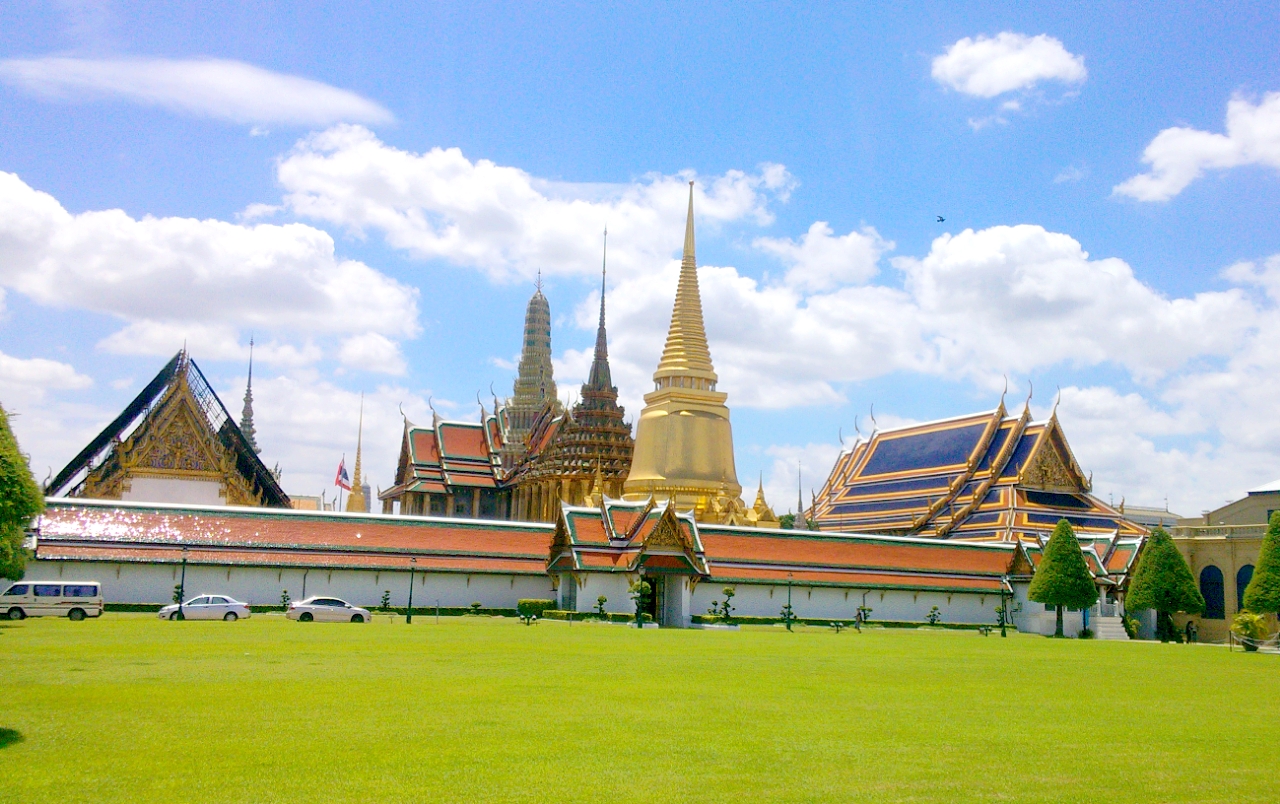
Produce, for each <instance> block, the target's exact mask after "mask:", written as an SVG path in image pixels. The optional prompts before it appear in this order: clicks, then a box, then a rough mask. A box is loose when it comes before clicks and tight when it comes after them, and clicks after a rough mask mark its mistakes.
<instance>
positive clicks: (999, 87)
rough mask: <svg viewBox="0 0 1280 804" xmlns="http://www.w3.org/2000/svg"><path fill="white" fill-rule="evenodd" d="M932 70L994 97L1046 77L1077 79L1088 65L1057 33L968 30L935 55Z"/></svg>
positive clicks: (963, 88)
mask: <svg viewBox="0 0 1280 804" xmlns="http://www.w3.org/2000/svg"><path fill="white" fill-rule="evenodd" d="M932 75H933V79H934V80H935V81H937V82H938V83H939V84H942V85H943V86H946V87H950V88H951V89H954V90H956V91H957V92H961V93H963V94H965V95H972V96H974V97H978V98H994V97H996V96H997V95H1003V94H1004V93H1006V92H1014V91H1017V90H1030V89H1033V88H1035V87H1036V85H1038V84H1040V83H1041V82H1044V81H1058V82H1061V83H1064V84H1079V83H1080V82H1082V81H1084V80H1085V78H1086V77H1087V76H1088V71H1086V70H1085V67H1084V57H1082V56H1077V55H1074V54H1072V53H1071V52H1070V51H1068V50H1067V49H1066V48H1065V47H1064V46H1063V44H1062V42H1061V41H1060V40H1058V39H1055V38H1053V37H1051V36H1049V35H1047V34H1040V35H1039V36H1027V35H1025V34H1020V33H1014V32H1012V31H1003V32H1001V33H998V34H996V35H995V36H990V37H989V36H983V35H980V36H978V37H976V38H973V37H968V36H966V37H965V38H963V39H961V40H960V41H958V42H956V43H955V44H953V45H951V47H949V48H947V50H946V52H945V53H943V54H941V55H939V56H936V57H934V59H933V66H932ZM1015 103H1016V102H1015ZM1007 110H1009V109H1007Z"/></svg>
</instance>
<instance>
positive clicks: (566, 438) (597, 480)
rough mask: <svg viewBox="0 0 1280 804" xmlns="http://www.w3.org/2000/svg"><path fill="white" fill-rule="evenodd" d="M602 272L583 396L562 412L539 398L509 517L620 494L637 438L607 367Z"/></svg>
mask: <svg viewBox="0 0 1280 804" xmlns="http://www.w3.org/2000/svg"><path fill="white" fill-rule="evenodd" d="M606 276H607V273H606V272H605V271H604V270H602V271H601V280H600V323H599V326H598V327H597V328H596V345H595V354H594V356H593V358H592V361H591V373H590V374H589V375H588V377H587V381H586V382H585V383H583V385H582V398H581V400H580V401H579V402H578V403H577V404H575V405H574V406H573V407H572V408H571V409H570V410H568V411H565V412H564V413H559V411H558V410H557V409H556V407H555V406H553V405H552V403H551V401H550V400H548V401H547V402H545V403H544V404H543V407H542V410H541V411H540V412H539V414H538V417H537V418H536V419H535V421H534V423H533V426H532V427H531V428H530V431H529V435H528V436H527V441H526V445H525V452H526V457H525V459H524V461H523V462H522V463H521V464H520V465H519V466H518V467H517V469H516V471H515V472H514V474H513V476H512V478H511V483H512V485H513V486H514V491H513V496H512V507H511V511H512V518H513V519H520V520H526V521H540V522H554V521H555V520H556V517H557V516H559V512H560V508H561V503H562V502H563V503H568V504H569V505H587V504H595V505H599V504H600V502H601V501H602V500H603V499H604V498H605V497H615V498H616V497H621V496H622V485H623V482H624V481H625V480H626V478H627V473H628V472H629V471H630V470H631V457H632V451H633V449H634V446H635V442H634V441H633V440H632V438H631V425H630V424H628V423H627V422H626V421H625V420H624V418H625V415H626V411H625V410H624V409H623V407H622V406H621V405H619V404H618V389H617V388H616V387H614V385H613V377H612V375H611V373H610V371H609V342H608V337H607V335H606V334H605V325H604V312H605V277H606Z"/></svg>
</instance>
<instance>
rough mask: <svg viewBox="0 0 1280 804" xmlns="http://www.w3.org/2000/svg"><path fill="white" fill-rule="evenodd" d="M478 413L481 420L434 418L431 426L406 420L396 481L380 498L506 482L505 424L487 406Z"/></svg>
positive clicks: (446, 491) (440, 491) (437, 492)
mask: <svg viewBox="0 0 1280 804" xmlns="http://www.w3.org/2000/svg"><path fill="white" fill-rule="evenodd" d="M480 416H481V421H479V422H452V421H436V422H435V424H434V426H432V427H420V426H418V425H416V424H412V423H410V422H409V420H408V419H406V420H405V423H404V435H403V436H402V438H401V442H400V460H399V462H398V464H397V466H396V481H395V484H394V485H392V487H391V488H389V489H387V490H385V491H383V492H382V494H380V495H379V497H378V498H379V499H381V500H387V499H393V498H397V497H399V496H400V495H401V494H403V493H405V492H407V491H408V492H427V493H432V494H445V493H448V492H449V491H450V490H451V489H453V488H482V489H493V488H497V487H498V486H499V485H500V484H501V482H502V457H501V452H502V444H503V442H502V429H501V427H500V426H499V424H498V420H497V417H496V416H495V415H494V414H491V413H488V412H487V411H485V409H484V407H483V406H482V407H481V408H480Z"/></svg>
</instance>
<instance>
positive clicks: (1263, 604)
mask: <svg viewBox="0 0 1280 804" xmlns="http://www.w3.org/2000/svg"><path fill="white" fill-rule="evenodd" d="M1244 607H1245V608H1246V609H1248V610H1249V611H1252V612H1254V613H1255V614H1274V613H1277V612H1280V511H1274V512H1272V514H1271V522H1270V523H1269V525H1268V527H1267V535H1266V536H1264V537H1263V539H1262V551H1261V552H1260V553H1259V554H1258V566H1257V567H1255V568H1254V570H1253V580H1251V581H1249V585H1248V586H1247V587H1245V590H1244Z"/></svg>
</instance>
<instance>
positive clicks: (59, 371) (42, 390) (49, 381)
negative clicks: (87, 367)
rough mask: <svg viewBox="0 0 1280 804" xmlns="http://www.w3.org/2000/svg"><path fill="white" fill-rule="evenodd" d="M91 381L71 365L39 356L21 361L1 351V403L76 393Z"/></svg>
mask: <svg viewBox="0 0 1280 804" xmlns="http://www.w3.org/2000/svg"><path fill="white" fill-rule="evenodd" d="M92 385H93V380H92V379H90V378H89V377H86V376H85V375H83V374H81V373H79V372H78V371H76V370H75V368H73V367H72V366H70V365H68V364H66V363H60V362H58V361H56V360H46V359H45V358H42V357H32V358H21V357H13V356H12V355H7V354H5V353H4V352H0V404H4V405H5V406H6V408H8V407H11V406H12V403H13V401H14V400H15V399H16V400H21V401H23V402H39V401H41V400H43V399H44V397H45V394H46V393H47V392H48V391H79V390H83V389H85V388H88V387H90V386H92Z"/></svg>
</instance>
